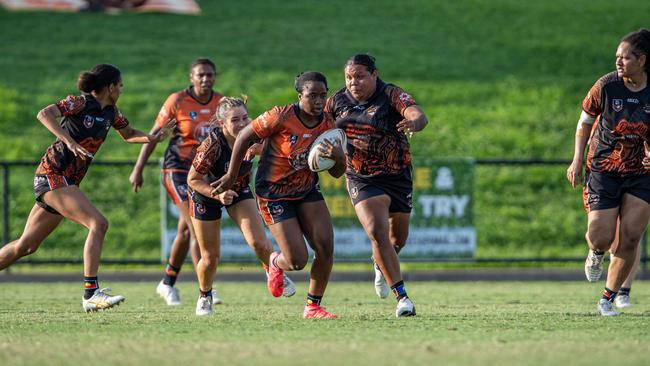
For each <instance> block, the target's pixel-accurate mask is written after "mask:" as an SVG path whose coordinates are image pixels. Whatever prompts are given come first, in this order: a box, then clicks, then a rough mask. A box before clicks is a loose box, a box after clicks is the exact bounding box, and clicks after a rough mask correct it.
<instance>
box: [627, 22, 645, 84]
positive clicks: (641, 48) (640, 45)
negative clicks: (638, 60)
mask: <svg viewBox="0 0 650 366" xmlns="http://www.w3.org/2000/svg"><path fill="white" fill-rule="evenodd" d="M623 42H626V43H629V44H630V46H632V49H633V50H634V51H633V52H632V53H634V55H635V56H636V57H639V56H641V55H645V66H644V69H645V71H646V72H647V73H650V31H649V30H647V29H645V28H641V29H639V30H638V31H636V32H632V33H629V34H628V35H626V36H625V37H623V39H621V43H623Z"/></svg>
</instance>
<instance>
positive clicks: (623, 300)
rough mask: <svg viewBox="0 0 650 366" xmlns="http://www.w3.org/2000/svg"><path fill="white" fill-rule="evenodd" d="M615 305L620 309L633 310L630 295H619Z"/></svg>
mask: <svg viewBox="0 0 650 366" xmlns="http://www.w3.org/2000/svg"><path fill="white" fill-rule="evenodd" d="M614 305H616V307H617V308H619V309H625V308H631V307H632V306H633V305H632V303H631V302H630V295H618V296H616V298H615V299H614Z"/></svg>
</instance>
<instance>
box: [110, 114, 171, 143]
mask: <svg viewBox="0 0 650 366" xmlns="http://www.w3.org/2000/svg"><path fill="white" fill-rule="evenodd" d="M175 126H176V121H175V120H169V121H167V122H166V123H165V124H164V125H163V126H162V128H160V129H159V130H158V131H156V132H155V133H152V134H148V133H146V132H143V131H140V130H136V129H135V128H133V127H131V126H130V125H127V126H126V127H123V128H120V129H119V130H117V133H119V134H120V136H122V139H124V141H126V142H128V143H130V144H149V143H158V142H160V141H162V140H163V139H164V138H165V137H167V134H168V133H169V132H170V131H171V130H172V129H173V128H174V127H175Z"/></svg>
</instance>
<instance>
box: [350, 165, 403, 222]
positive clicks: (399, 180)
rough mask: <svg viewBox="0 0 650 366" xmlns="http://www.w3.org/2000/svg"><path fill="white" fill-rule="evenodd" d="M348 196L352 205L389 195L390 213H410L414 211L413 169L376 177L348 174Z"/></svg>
mask: <svg viewBox="0 0 650 366" xmlns="http://www.w3.org/2000/svg"><path fill="white" fill-rule="evenodd" d="M345 180H346V183H347V188H348V194H349V195H350V199H352V205H355V206H356V204H357V203H359V202H361V201H365V200H367V199H368V198H370V197H374V196H380V195H384V194H385V195H387V196H388V197H390V206H389V207H388V212H390V213H393V212H405V213H410V212H411V210H412V209H413V179H412V174H411V169H403V170H402V172H400V173H399V174H383V175H380V176H374V177H360V176H358V175H351V174H350V175H348V174H346V176H345Z"/></svg>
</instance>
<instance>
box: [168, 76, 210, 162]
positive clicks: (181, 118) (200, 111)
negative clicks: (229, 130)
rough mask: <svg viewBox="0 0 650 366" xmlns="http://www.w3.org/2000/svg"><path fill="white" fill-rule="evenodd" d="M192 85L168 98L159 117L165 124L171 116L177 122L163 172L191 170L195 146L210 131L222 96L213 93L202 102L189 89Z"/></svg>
mask: <svg viewBox="0 0 650 366" xmlns="http://www.w3.org/2000/svg"><path fill="white" fill-rule="evenodd" d="M191 89H192V87H191V86H190V87H188V88H187V89H184V90H181V91H179V92H177V93H174V94H172V95H170V96H169V97H167V100H166V101H165V104H164V105H163V106H162V108H161V109H160V112H159V113H158V117H156V125H157V126H158V127H162V126H163V125H164V124H165V123H166V122H167V121H169V120H170V119H176V121H177V125H176V128H175V129H174V131H173V133H172V136H171V138H170V140H169V146H167V150H166V151H165V158H164V162H163V171H185V172H187V171H189V170H190V166H191V165H192V159H193V158H194V154H196V148H197V147H198V146H199V144H200V143H201V141H203V140H204V139H205V138H206V137H207V136H208V133H210V126H211V124H212V123H211V122H210V121H211V120H212V117H213V116H214V112H215V111H216V109H217V105H218V104H219V101H220V100H221V98H222V97H223V95H221V94H219V93H217V92H212V96H211V97H210V100H209V101H208V102H207V103H201V102H199V101H198V100H196V98H194V96H193V95H192V93H191V92H190V90H191Z"/></svg>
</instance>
